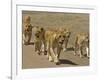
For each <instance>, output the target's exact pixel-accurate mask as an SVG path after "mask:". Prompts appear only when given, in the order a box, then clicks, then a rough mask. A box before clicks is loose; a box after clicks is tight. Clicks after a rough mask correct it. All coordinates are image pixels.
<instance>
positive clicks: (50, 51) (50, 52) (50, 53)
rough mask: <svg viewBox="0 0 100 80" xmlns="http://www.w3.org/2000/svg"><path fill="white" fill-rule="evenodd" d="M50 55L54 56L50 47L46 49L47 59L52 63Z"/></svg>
mask: <svg viewBox="0 0 100 80" xmlns="http://www.w3.org/2000/svg"><path fill="white" fill-rule="evenodd" d="M52 54H54V52H53V49H52V48H51V47H49V49H48V58H49V61H50V62H52V61H54V60H53V56H54V55H52Z"/></svg>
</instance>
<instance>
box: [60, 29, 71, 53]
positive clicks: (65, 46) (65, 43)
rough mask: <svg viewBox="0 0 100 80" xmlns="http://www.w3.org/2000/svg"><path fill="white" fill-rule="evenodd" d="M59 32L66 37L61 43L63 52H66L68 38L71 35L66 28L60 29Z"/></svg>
mask: <svg viewBox="0 0 100 80" xmlns="http://www.w3.org/2000/svg"><path fill="white" fill-rule="evenodd" d="M59 31H60V32H63V33H64V34H65V36H66V37H65V40H64V43H63V51H66V50H67V45H68V41H69V38H70V35H71V31H70V30H69V29H68V28H60V29H59Z"/></svg>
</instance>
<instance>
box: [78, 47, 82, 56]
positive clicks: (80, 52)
mask: <svg viewBox="0 0 100 80" xmlns="http://www.w3.org/2000/svg"><path fill="white" fill-rule="evenodd" d="M82 49H83V47H82V46H79V51H78V54H79V56H80V58H82V57H83V51H82Z"/></svg>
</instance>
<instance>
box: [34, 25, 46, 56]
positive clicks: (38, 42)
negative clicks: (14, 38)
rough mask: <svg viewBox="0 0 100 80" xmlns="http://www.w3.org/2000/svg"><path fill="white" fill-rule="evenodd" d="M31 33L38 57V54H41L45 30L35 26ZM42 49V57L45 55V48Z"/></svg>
mask: <svg viewBox="0 0 100 80" xmlns="http://www.w3.org/2000/svg"><path fill="white" fill-rule="evenodd" d="M33 32H34V45H35V51H36V52H37V53H38V54H39V55H40V53H41V52H42V45H43V46H44V45H45V37H44V34H45V29H44V28H42V27H39V26H36V27H34V28H33ZM43 48H44V50H43V51H44V55H45V54H46V48H45V46H44V47H43Z"/></svg>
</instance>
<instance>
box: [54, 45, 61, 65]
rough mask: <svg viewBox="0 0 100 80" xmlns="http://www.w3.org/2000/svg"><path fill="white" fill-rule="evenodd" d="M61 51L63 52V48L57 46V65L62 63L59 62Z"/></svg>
mask: <svg viewBox="0 0 100 80" xmlns="http://www.w3.org/2000/svg"><path fill="white" fill-rule="evenodd" d="M60 53H61V48H60V47H57V54H56V56H55V62H56V64H57V65H58V64H60V62H59V57H60Z"/></svg>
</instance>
